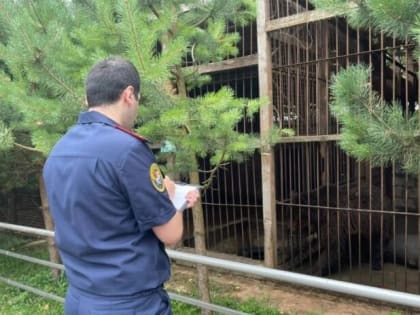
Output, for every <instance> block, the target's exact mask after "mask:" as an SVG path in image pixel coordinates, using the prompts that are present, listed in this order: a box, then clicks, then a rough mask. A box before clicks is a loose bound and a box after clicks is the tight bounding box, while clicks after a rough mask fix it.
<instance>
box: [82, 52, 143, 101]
mask: <svg viewBox="0 0 420 315" xmlns="http://www.w3.org/2000/svg"><path fill="white" fill-rule="evenodd" d="M130 85H131V86H132V87H133V88H134V93H135V95H139V94H140V76H139V73H138V71H137V69H136V67H135V66H134V65H133V64H132V63H131V62H130V61H127V60H125V59H122V58H120V57H109V58H106V59H104V60H102V61H100V62H98V63H96V64H95V65H94V66H93V67H92V69H91V70H90V72H89V74H88V76H87V78H86V82H85V89H86V99H87V104H88V107H93V106H100V105H105V104H112V103H114V102H115V101H117V100H118V98H119V97H120V95H121V93H122V92H123V91H124V90H125V89H126V88H127V87H128V86H130Z"/></svg>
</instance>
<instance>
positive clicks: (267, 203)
mask: <svg viewBox="0 0 420 315" xmlns="http://www.w3.org/2000/svg"><path fill="white" fill-rule="evenodd" d="M257 3H258V4H257V34H258V82H259V93H260V95H259V97H260V98H263V99H267V100H269V105H267V106H262V107H261V109H260V128H261V129H260V134H261V137H262V138H265V137H266V136H267V135H268V133H269V132H270V129H271V128H272V126H273V117H272V116H273V78H272V61H271V41H270V39H269V37H268V33H267V32H266V30H265V26H266V24H267V21H268V19H269V4H268V0H259V1H257ZM274 175H275V171H274V153H273V149H272V147H271V146H269V145H267V146H265V147H263V148H262V149H261V178H262V197H263V218H264V264H265V266H266V267H271V268H274V267H276V266H277V217H276V194H275V178H274Z"/></svg>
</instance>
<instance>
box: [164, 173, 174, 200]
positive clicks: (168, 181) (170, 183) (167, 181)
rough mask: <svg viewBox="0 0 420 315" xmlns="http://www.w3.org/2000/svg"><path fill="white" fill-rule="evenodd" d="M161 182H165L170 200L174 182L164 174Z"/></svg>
mask: <svg viewBox="0 0 420 315" xmlns="http://www.w3.org/2000/svg"><path fill="white" fill-rule="evenodd" d="M163 183H164V184H165V188H166V190H167V191H168V195H169V198H170V199H171V200H172V199H173V197H174V194H175V182H174V181H173V180H172V179H170V178H169V176H165V178H164V179H163Z"/></svg>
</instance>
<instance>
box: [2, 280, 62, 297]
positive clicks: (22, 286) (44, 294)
mask: <svg viewBox="0 0 420 315" xmlns="http://www.w3.org/2000/svg"><path fill="white" fill-rule="evenodd" d="M0 281H1V282H4V283H6V284H8V285H11V286H12V287H15V288H19V289H23V290H26V291H29V292H32V293H35V294H37V295H40V296H42V297H45V298H48V299H51V300H54V301H57V302H60V303H64V298H62V297H61V296H58V295H55V294H51V293H48V292H45V291H42V290H40V289H37V288H34V287H31V286H29V285H26V284H23V283H20V282H17V281H14V280H11V279H8V278H4V277H1V276H0Z"/></svg>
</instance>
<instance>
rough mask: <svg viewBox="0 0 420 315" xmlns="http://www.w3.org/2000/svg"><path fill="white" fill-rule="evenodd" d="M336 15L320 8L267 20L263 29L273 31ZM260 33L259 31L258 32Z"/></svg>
mask: <svg viewBox="0 0 420 315" xmlns="http://www.w3.org/2000/svg"><path fill="white" fill-rule="evenodd" d="M335 16H337V14H335V13H330V12H325V11H321V10H313V11H306V12H303V13H297V14H294V15H290V16H286V17H282V18H279V19H275V20H269V21H267V23H266V26H265V31H266V32H273V31H277V30H281V29H283V28H288V27H291V26H296V25H302V24H307V23H312V22H317V21H321V20H325V19H329V18H332V17H335ZM258 34H260V33H258Z"/></svg>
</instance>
